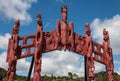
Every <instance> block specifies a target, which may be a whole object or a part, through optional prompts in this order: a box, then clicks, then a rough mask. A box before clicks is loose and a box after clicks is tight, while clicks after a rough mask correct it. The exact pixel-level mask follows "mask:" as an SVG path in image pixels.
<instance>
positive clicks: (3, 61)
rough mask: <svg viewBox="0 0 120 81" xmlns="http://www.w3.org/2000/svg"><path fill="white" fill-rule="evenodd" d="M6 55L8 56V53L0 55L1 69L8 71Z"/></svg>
mask: <svg viewBox="0 0 120 81" xmlns="http://www.w3.org/2000/svg"><path fill="white" fill-rule="evenodd" d="M6 55H7V52H3V53H2V54H0V67H1V68H4V69H6V70H7V67H8V66H7V63H6Z"/></svg>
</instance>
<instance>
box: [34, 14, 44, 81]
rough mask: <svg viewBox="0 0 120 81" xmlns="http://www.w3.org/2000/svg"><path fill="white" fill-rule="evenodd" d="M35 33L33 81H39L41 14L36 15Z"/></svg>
mask: <svg viewBox="0 0 120 81" xmlns="http://www.w3.org/2000/svg"><path fill="white" fill-rule="evenodd" d="M37 24H38V27H37V32H36V36H35V53H34V77H33V81H41V74H40V73H41V64H42V41H43V32H42V18H41V14H38V15H37Z"/></svg>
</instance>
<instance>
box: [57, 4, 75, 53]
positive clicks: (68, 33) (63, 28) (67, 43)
mask: <svg viewBox="0 0 120 81" xmlns="http://www.w3.org/2000/svg"><path fill="white" fill-rule="evenodd" d="M61 13H62V22H61V23H60V21H59V20H57V21H56V24H57V27H56V28H57V35H58V36H60V41H61V45H62V47H63V48H64V50H66V49H67V48H69V50H71V51H72V50H74V26H73V23H72V22H71V23H69V24H68V23H67V6H62V8H61ZM67 39H68V40H67Z"/></svg>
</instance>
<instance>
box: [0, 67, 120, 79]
mask: <svg viewBox="0 0 120 81" xmlns="http://www.w3.org/2000/svg"><path fill="white" fill-rule="evenodd" d="M0 73H1V74H2V77H3V81H6V73H7V71H6V70H5V69H2V68H0ZM95 76H96V81H107V74H106V72H99V73H95ZM26 80H27V77H25V76H19V75H16V76H15V81H26ZM31 81H32V79H31ZM42 81H84V77H78V76H77V75H76V74H72V73H71V72H69V73H68V76H64V77H55V76H53V75H51V76H47V75H44V76H42ZM114 81H120V75H118V74H117V73H114Z"/></svg>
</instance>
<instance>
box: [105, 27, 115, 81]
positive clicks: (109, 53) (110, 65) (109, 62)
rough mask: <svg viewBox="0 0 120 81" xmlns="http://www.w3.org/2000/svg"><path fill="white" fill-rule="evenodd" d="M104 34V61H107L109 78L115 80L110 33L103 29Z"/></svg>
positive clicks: (110, 80) (111, 80)
mask: <svg viewBox="0 0 120 81" xmlns="http://www.w3.org/2000/svg"><path fill="white" fill-rule="evenodd" d="M103 35H104V38H103V39H104V42H103V46H104V59H105V60H104V61H105V63H106V68H107V73H108V80H109V81H113V67H114V66H113V60H112V50H111V49H109V34H108V31H106V29H103Z"/></svg>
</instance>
